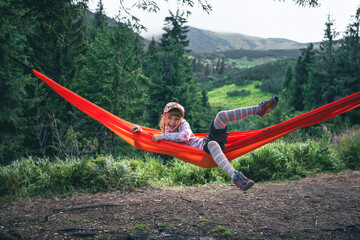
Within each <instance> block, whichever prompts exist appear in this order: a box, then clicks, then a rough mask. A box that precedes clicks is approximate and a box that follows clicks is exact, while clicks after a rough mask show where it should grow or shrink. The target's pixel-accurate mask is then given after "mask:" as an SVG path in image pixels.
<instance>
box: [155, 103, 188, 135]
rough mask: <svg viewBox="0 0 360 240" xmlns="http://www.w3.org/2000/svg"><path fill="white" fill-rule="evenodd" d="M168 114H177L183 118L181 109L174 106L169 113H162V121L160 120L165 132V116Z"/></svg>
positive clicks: (176, 115) (160, 125) (161, 127)
mask: <svg viewBox="0 0 360 240" xmlns="http://www.w3.org/2000/svg"><path fill="white" fill-rule="evenodd" d="M166 114H169V115H170V116H175V117H178V118H182V117H183V116H182V113H181V111H180V110H179V109H176V108H173V109H171V110H170V111H168V112H167V113H165V114H164V115H162V116H161V117H160V121H159V127H160V129H161V130H162V131H163V133H164V132H165V122H164V118H165V116H166Z"/></svg>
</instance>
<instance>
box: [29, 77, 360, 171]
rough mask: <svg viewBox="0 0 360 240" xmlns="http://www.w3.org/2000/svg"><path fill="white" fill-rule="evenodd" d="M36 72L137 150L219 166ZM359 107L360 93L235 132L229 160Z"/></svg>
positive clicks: (229, 145) (201, 152)
mask: <svg viewBox="0 0 360 240" xmlns="http://www.w3.org/2000/svg"><path fill="white" fill-rule="evenodd" d="M32 71H33V73H34V74H35V75H36V76H37V77H38V78H40V79H41V80H42V81H44V82H45V83H46V84H47V85H49V86H50V87H51V88H52V89H53V90H54V91H55V92H57V93H58V94H59V95H60V96H62V97H63V98H65V99H66V100H67V101H69V102H70V103H71V104H73V105H74V106H75V107H77V108H79V109H80V110H81V111H83V112H84V113H86V114H87V115H89V116H90V117H92V118H94V119H96V120H98V121H99V122H101V123H102V124H104V125H105V126H106V127H108V128H109V129H110V130H112V131H113V132H114V133H116V134H117V135H118V136H119V137H121V138H122V139H124V140H125V141H126V142H128V143H129V144H131V145H132V146H133V147H135V148H137V149H139V150H144V151H149V152H154V153H160V154H166V155H171V156H174V157H176V158H179V159H181V160H183V161H185V162H188V163H192V164H194V165H197V166H200V167H204V168H212V167H217V165H216V163H215V162H214V161H213V160H212V157H211V155H210V154H207V153H206V152H205V151H204V150H202V149H198V148H194V147H191V146H187V145H185V144H180V143H174V142H168V141H160V142H158V143H155V142H153V141H152V140H151V136H152V135H153V134H161V133H162V132H161V131H160V130H156V129H151V128H146V127H143V131H142V132H141V133H136V134H133V133H132V132H131V131H130V130H129V127H130V126H131V125H133V123H131V122H127V121H125V120H123V119H121V118H119V117H117V116H115V115H114V114H112V113H110V112H108V111H106V110H104V109H102V108H101V107H99V106H97V105H95V104H93V103H91V102H89V101H88V100H86V99H84V98H82V97H80V96H79V95H77V94H75V93H73V92H71V91H70V90H68V89H66V88H64V87H63V86H61V85H59V84H57V83H56V82H54V81H53V80H51V79H49V78H48V77H46V76H45V75H43V74H41V73H40V72H37V71H36V70H32ZM358 106H360V92H357V93H354V94H352V95H350V96H347V97H344V98H342V99H339V100H337V101H335V102H332V103H329V104H327V105H325V106H322V107H319V108H317V109H314V110H312V111H310V112H307V113H304V114H302V115H300V116H297V117H294V118H292V119H289V120H287V121H285V122H282V123H279V124H277V125H274V126H271V127H268V128H264V129H259V130H252V131H243V132H231V133H230V134H229V138H228V142H227V144H226V147H225V149H224V153H225V155H226V156H227V158H228V159H229V160H233V159H235V158H237V157H239V156H241V155H243V154H245V153H248V152H250V151H252V150H254V149H256V148H258V147H261V146H263V145H265V144H267V143H269V142H271V141H274V140H275V139H278V138H280V137H282V136H284V135H286V134H288V133H290V132H292V131H295V130H296V129H299V128H303V127H307V126H310V125H313V124H315V123H318V122H321V121H325V120H327V119H330V118H333V117H335V116H337V115H340V114H342V113H344V112H347V111H349V110H351V109H354V108H356V107H358ZM206 135H207V133H195V136H197V137H199V138H203V137H205V136H206Z"/></svg>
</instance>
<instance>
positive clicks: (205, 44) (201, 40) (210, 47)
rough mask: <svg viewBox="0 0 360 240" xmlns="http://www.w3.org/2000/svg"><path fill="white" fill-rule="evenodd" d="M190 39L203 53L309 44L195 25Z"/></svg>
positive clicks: (192, 44)
mask: <svg viewBox="0 0 360 240" xmlns="http://www.w3.org/2000/svg"><path fill="white" fill-rule="evenodd" d="M188 39H189V40H190V45H189V49H191V50H193V51H195V52H203V53H210V52H220V51H228V50H235V49H247V50H274V49H300V48H304V47H306V46H307V45H308V43H299V42H296V41H292V40H288V39H284V38H260V37H254V36H247V35H244V34H240V33H217V32H212V31H208V30H202V29H198V28H194V27H189V32H188ZM315 45H316V43H315Z"/></svg>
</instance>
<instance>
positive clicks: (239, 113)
mask: <svg viewBox="0 0 360 240" xmlns="http://www.w3.org/2000/svg"><path fill="white" fill-rule="evenodd" d="M278 100H279V98H278V96H274V97H272V98H271V99H269V100H267V101H263V102H260V103H259V105H256V106H253V107H245V108H238V109H233V110H228V111H220V112H218V114H217V115H216V117H215V119H214V121H213V123H212V124H211V128H210V133H209V135H208V136H206V137H205V138H197V137H195V136H194V134H193V132H192V131H191V128H190V125H189V123H188V122H187V121H186V120H185V119H184V116H185V109H184V107H183V106H181V105H180V104H179V103H176V102H169V103H168V104H166V106H165V108H164V112H163V115H162V118H161V120H160V123H159V126H160V128H161V130H162V131H163V134H155V135H153V136H152V140H153V141H154V142H159V141H160V140H165V141H171V142H179V143H183V144H186V145H190V146H193V147H196V148H200V149H204V151H205V152H207V153H210V154H211V156H212V158H213V159H214V161H215V163H216V164H217V165H219V166H220V167H221V168H222V169H223V170H224V171H226V172H227V173H228V174H229V175H230V176H231V178H232V180H233V182H234V184H235V185H236V186H237V187H239V188H240V189H241V190H243V191H246V190H248V189H249V188H251V187H252V186H253V185H254V181H252V180H251V179H249V178H247V177H245V176H244V174H242V173H241V172H239V171H236V170H235V169H234V168H233V167H232V166H231V164H230V162H229V161H228V159H227V158H226V156H225V154H224V153H223V151H222V150H223V149H224V147H225V143H226V142H227V137H228V134H229V133H228V132H227V127H226V123H227V122H228V121H237V120H240V119H242V118H244V117H246V116H249V115H251V114H258V115H259V116H260V117H262V118H265V117H266V116H267V115H268V113H269V111H270V110H271V109H273V108H274V107H275V106H276V104H277V103H278ZM130 130H131V132H133V133H138V132H140V131H141V127H140V126H139V125H132V126H131V127H130Z"/></svg>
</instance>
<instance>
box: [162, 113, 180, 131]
mask: <svg viewBox="0 0 360 240" xmlns="http://www.w3.org/2000/svg"><path fill="white" fill-rule="evenodd" d="M182 120H183V118H182V117H179V116H177V115H173V114H169V113H167V114H166V115H165V118H164V123H165V127H166V128H167V129H168V130H169V131H170V132H174V131H176V130H177V129H178V128H179V126H180V124H181V122H182Z"/></svg>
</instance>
